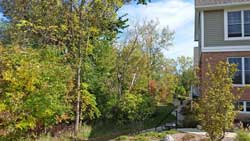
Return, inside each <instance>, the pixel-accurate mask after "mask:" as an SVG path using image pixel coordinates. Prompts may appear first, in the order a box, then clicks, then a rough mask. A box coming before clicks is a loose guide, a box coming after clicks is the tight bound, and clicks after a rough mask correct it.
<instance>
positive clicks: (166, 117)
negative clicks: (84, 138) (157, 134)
mask: <svg viewBox="0 0 250 141" xmlns="http://www.w3.org/2000/svg"><path fill="white" fill-rule="evenodd" d="M173 109H174V106H173V105H164V106H158V107H157V109H156V111H155V113H154V114H153V115H152V117H151V118H149V119H147V120H145V121H140V122H130V123H127V124H122V125H121V124H118V123H116V122H114V121H111V120H109V121H96V122H95V124H94V126H93V127H92V131H91V133H90V136H89V140H91V141H105V140H110V139H114V138H116V137H119V136H121V135H133V134H137V133H139V132H141V131H143V130H145V129H150V128H155V126H157V125H159V124H160V123H159V122H161V123H163V124H164V123H167V122H174V121H175V116H174V115H172V114H171V113H170V112H171V111H172V110H173Z"/></svg>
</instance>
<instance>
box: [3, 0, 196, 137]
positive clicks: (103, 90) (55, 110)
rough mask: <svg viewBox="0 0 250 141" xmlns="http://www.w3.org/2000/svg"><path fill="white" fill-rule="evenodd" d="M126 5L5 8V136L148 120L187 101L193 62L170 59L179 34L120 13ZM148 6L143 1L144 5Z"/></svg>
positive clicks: (55, 2)
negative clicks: (158, 108) (175, 101)
mask: <svg viewBox="0 0 250 141" xmlns="http://www.w3.org/2000/svg"><path fill="white" fill-rule="evenodd" d="M125 3H126V2H124V1H121V0H107V1H99V0H94V1H84V0H80V1H74V0H68V1H65V0H62V1H60V0H47V1H37V0H23V1H9V0H3V1H1V8H2V12H3V13H4V16H5V17H6V20H4V21H2V22H1V25H0V26H1V33H0V41H1V45H0V54H1V56H0V101H1V102H0V131H1V134H2V135H3V136H7V137H9V138H11V139H14V138H17V137H18V138H19V137H26V136H29V135H30V134H31V133H34V134H35V135H39V134H41V133H43V132H49V131H50V129H51V128H53V127H54V126H56V125H59V124H74V131H75V134H76V135H77V133H78V131H79V127H80V126H81V125H82V124H83V123H85V122H89V121H92V120H94V119H102V120H105V119H110V120H113V121H115V122H121V123H123V124H124V123H126V122H128V121H142V120H146V119H147V118H149V117H150V116H152V114H153V113H154V111H155V107H156V106H157V105H159V104H166V103H171V102H172V99H173V97H176V98H181V99H185V98H186V97H188V96H189V93H190V86H191V84H192V83H193V82H194V81H195V78H194V73H193V64H192V59H191V58H189V57H178V58H177V59H168V58H166V57H165V55H164V51H166V50H168V49H170V47H171V46H172V44H173V42H172V41H173V39H174V32H173V31H171V30H170V29H169V28H168V27H165V28H161V27H159V22H157V21H154V20H153V21H144V22H138V23H135V24H133V25H130V26H129V27H128V23H127V21H128V19H126V17H124V16H118V14H117V11H118V10H119V8H121V7H122V6H123V5H124V4H125ZM139 3H143V1H139Z"/></svg>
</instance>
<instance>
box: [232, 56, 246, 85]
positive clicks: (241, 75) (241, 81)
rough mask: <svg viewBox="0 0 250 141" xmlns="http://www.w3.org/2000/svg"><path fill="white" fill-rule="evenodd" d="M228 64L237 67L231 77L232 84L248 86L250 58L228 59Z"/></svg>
mask: <svg viewBox="0 0 250 141" xmlns="http://www.w3.org/2000/svg"><path fill="white" fill-rule="evenodd" d="M228 62H229V63H230V64H236V65H237V72H236V73H235V75H234V77H233V84H236V85H237V84H238V85H245V84H250V57H229V58H228Z"/></svg>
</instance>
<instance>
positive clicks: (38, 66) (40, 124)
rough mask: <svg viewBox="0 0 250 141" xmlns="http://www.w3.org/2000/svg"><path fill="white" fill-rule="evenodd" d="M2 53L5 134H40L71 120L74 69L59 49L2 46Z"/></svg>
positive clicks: (0, 97) (1, 96)
mask: <svg viewBox="0 0 250 141" xmlns="http://www.w3.org/2000/svg"><path fill="white" fill-rule="evenodd" d="M0 54H1V56H0V101H1V103H0V121H1V124H0V128H1V129H3V130H4V131H5V132H6V135H8V134H14V135H18V134H19V135H20V136H21V133H22V135H23V134H24V133H25V132H28V131H29V132H30V131H36V132H37V131H41V130H44V129H46V128H49V127H51V126H52V125H55V124H58V123H60V122H62V121H64V120H66V119H68V118H69V117H70V115H69V111H70V109H71V108H72V107H71V104H70V102H68V96H69V95H68V93H69V91H70V90H71V85H70V84H71V80H72V70H71V68H70V67H69V66H67V65H65V64H64V63H63V62H62V60H63V58H62V57H61V54H60V52H58V50H54V49H42V50H41V49H29V48H25V49H23V48H19V47H15V48H1V47H0ZM12 136H13V135H12Z"/></svg>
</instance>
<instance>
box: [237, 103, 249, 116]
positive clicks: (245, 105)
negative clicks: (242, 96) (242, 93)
mask: <svg viewBox="0 0 250 141" xmlns="http://www.w3.org/2000/svg"><path fill="white" fill-rule="evenodd" d="M238 102H243V111H240V113H248V114H250V111H247V102H250V101H242V100H241V101H238Z"/></svg>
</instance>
